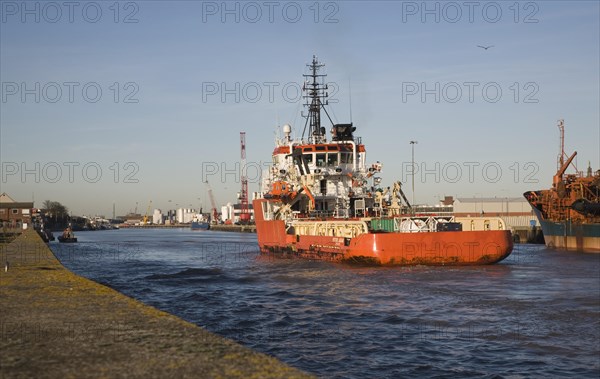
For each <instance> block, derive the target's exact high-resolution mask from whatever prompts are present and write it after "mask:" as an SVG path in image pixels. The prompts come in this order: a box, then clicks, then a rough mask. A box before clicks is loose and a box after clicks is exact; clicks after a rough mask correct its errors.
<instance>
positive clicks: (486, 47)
mask: <svg viewBox="0 0 600 379" xmlns="http://www.w3.org/2000/svg"><path fill="white" fill-rule="evenodd" d="M477 47H481V48H482V49H485V50H487V49H489V48H490V47H494V45H490V46H481V45H477Z"/></svg>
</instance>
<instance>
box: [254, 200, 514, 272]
mask: <svg viewBox="0 0 600 379" xmlns="http://www.w3.org/2000/svg"><path fill="white" fill-rule="evenodd" d="M255 209H260V208H258V207H257V208H255ZM257 213H260V212H257ZM261 218H262V217H260V215H258V217H257V220H256V233H257V235H258V244H259V246H260V250H261V252H263V253H269V254H275V255H280V256H282V257H298V258H306V259H316V260H327V261H336V262H358V263H369V264H375V265H444V266H446V265H457V266H462V265H484V264H493V263H497V262H500V261H501V260H503V259H504V258H506V257H507V256H508V255H510V253H511V251H512V248H513V242H512V235H511V232H510V231H508V230H499V231H460V232H454V231H452V232H422V233H401V232H394V233H364V234H361V235H358V236H356V237H354V238H344V237H335V236H313V235H295V234H286V232H285V223H284V222H283V221H282V220H262V219H261Z"/></svg>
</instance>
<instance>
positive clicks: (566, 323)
mask: <svg viewBox="0 0 600 379" xmlns="http://www.w3.org/2000/svg"><path fill="white" fill-rule="evenodd" d="M77 237H78V238H79V241H80V242H79V243H77V244H59V243H54V242H53V243H51V244H50V246H51V248H52V250H53V251H54V252H55V254H56V255H57V257H58V258H59V259H60V260H61V262H62V263H63V264H64V265H65V266H66V267H67V268H69V269H71V270H72V271H74V272H75V273H77V274H79V275H82V276H85V277H87V278H90V279H92V280H94V281H96V282H99V283H102V284H105V285H107V286H110V287H112V288H114V289H116V290H118V291H120V292H122V293H124V294H125V295H128V296H131V297H133V298H136V299H138V300H140V301H142V302H144V303H146V304H149V305H152V306H154V307H156V308H159V309H161V310H164V311H166V312H169V313H172V314H174V315H177V316H179V317H181V318H183V319H185V320H188V321H190V322H193V323H195V324H197V325H200V326H202V327H204V328H206V329H208V330H210V331H212V332H215V333H217V334H220V335H222V336H225V337H228V338H231V339H233V340H236V341H238V342H240V343H241V344H244V345H246V346H248V347H250V348H253V349H255V350H258V351H261V352H264V353H267V354H270V355H273V356H275V357H277V358H279V359H281V360H282V361H284V362H286V363H288V364H289V365H291V366H294V367H297V368H299V369H302V370H305V371H307V372H310V373H313V374H315V375H317V376H320V377H324V378H367V377H369V378H398V377H403V378H405V377H406V378H410V377H415V378H416V377H419V378H421V377H462V378H467V377H486V378H495V377H517V378H518V377H530V376H533V377H576V378H583V377H589V378H598V377H600V254H578V253H566V252H558V251H552V250H547V249H545V248H544V247H543V246H540V245H516V246H515V249H514V251H513V253H512V254H511V256H509V257H508V258H507V259H506V260H504V261H502V262H500V263H499V264H496V265H492V266H480V267H453V268H448V267H424V266H423V267H421V266H419V267H397V268H381V267H356V266H348V265H343V264H336V263H329V262H312V261H304V260H295V259H276V258H273V257H271V256H267V255H261V254H259V252H258V246H257V243H256V235H254V234H238V233H225V232H212V231H190V230H186V229H151V230H141V229H129V230H127V229H121V230H113V231H101V232H100V231H99V232H79V233H77Z"/></svg>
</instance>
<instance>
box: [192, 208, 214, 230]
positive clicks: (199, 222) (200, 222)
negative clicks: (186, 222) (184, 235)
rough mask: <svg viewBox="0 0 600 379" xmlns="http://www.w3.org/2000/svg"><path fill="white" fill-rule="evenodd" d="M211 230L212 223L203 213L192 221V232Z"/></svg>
mask: <svg viewBox="0 0 600 379" xmlns="http://www.w3.org/2000/svg"><path fill="white" fill-rule="evenodd" d="M201 212H202V211H201ZM209 228H210V223H209V222H208V220H206V219H205V218H204V215H203V214H202V213H198V214H196V215H195V216H194V219H193V220H192V224H191V225H190V229H191V230H208V229H209Z"/></svg>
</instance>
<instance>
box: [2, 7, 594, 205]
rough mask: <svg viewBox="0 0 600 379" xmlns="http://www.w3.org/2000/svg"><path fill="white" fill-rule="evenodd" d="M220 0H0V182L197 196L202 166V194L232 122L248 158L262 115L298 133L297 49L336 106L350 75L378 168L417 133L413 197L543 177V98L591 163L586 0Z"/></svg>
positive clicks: (428, 199) (122, 199)
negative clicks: (319, 64)
mask: <svg viewBox="0 0 600 379" xmlns="http://www.w3.org/2000/svg"><path fill="white" fill-rule="evenodd" d="M223 4H225V3H223V2H201V1H179V2H178V1H175V2H167V1H133V2H119V3H118V4H117V5H118V7H115V2H114V1H109V2H103V1H97V2H76V3H75V5H74V6H73V9H72V14H69V13H70V11H71V10H70V9H68V8H66V6H64V5H63V3H62V2H34V1H29V2H21V1H17V2H5V1H2V8H1V9H0V12H1V13H0V43H1V45H0V76H1V78H0V79H1V82H2V102H1V103H0V107H1V112H0V126H1V131H0V136H1V140H2V141H1V142H0V147H1V150H0V158H1V161H2V181H1V182H0V185H1V186H2V189H1V191H2V192H8V193H9V194H10V195H11V196H12V197H13V198H15V199H17V200H23V201H24V200H29V199H31V198H32V197H33V198H34V199H35V201H36V205H41V202H42V201H43V200H46V199H50V200H56V201H60V202H62V203H63V204H65V205H67V206H68V207H69V208H70V209H72V211H73V212H74V213H76V214H82V213H86V214H105V215H111V213H112V204H113V202H114V203H115V204H116V209H117V214H124V213H126V212H127V211H129V210H133V209H134V208H135V206H136V202H137V203H138V204H139V206H138V210H145V208H146V206H147V204H148V202H149V201H150V200H152V201H153V206H155V207H159V208H163V209H166V208H168V207H174V206H175V204H177V205H179V206H186V207H188V206H189V205H190V204H191V205H192V206H193V207H198V206H199V204H200V203H202V204H203V205H204V206H205V207H208V205H209V201H208V198H207V195H206V189H205V187H204V185H203V184H202V177H203V176H206V174H207V167H210V168H214V167H219V168H220V169H219V170H220V172H219V173H217V174H214V175H210V176H209V177H208V179H209V180H210V181H211V184H212V186H213V188H214V189H215V192H216V195H217V201H218V202H219V203H225V202H227V201H234V199H235V193H236V192H237V191H238V190H239V187H240V184H239V181H238V180H237V178H236V177H235V175H233V174H231V172H232V171H233V170H234V168H235V166H234V165H235V163H236V162H237V161H238V160H239V154H240V153H239V132H240V131H246V133H247V137H246V138H247V157H248V161H249V162H252V165H253V167H256V166H258V165H260V164H261V162H268V161H269V160H270V154H271V151H272V148H273V137H274V132H275V130H276V128H277V126H278V125H283V124H285V123H290V124H291V125H292V126H293V128H294V131H295V132H296V133H301V131H302V127H303V126H304V120H303V119H302V118H301V117H300V110H301V109H302V107H301V106H300V104H299V102H298V101H294V100H296V99H297V98H296V96H295V93H294V90H295V89H296V88H297V87H298V83H300V82H301V81H302V76H301V75H302V74H303V73H305V71H306V67H305V65H306V63H308V62H309V61H310V60H311V58H312V55H313V54H316V55H317V56H318V57H319V59H320V60H322V61H323V62H324V63H325V64H326V73H327V74H328V82H330V83H332V86H331V88H332V92H334V91H335V94H334V95H333V96H332V97H333V98H334V99H335V100H337V101H338V102H337V103H335V104H332V107H331V108H332V109H333V114H335V116H336V121H338V122H347V121H349V119H350V106H349V104H350V99H349V93H350V89H349V87H350V86H351V93H352V95H351V98H352V100H351V102H352V121H353V122H354V124H355V125H356V126H357V128H358V130H357V135H359V136H361V137H362V138H363V142H364V143H365V144H366V146H367V152H368V160H369V161H370V162H375V161H377V160H379V161H381V162H382V163H383V172H382V175H381V176H382V178H383V184H384V185H389V184H390V183H391V182H392V181H394V180H398V179H400V180H403V181H404V182H406V183H407V184H408V183H410V175H408V174H409V172H408V168H407V166H408V165H409V164H410V161H411V149H410V145H409V141H410V140H417V141H418V144H417V145H416V146H415V161H416V162H417V164H418V165H419V168H420V171H419V172H418V173H417V174H416V177H415V187H416V195H415V198H416V200H417V202H420V203H432V202H433V201H434V200H435V199H436V198H437V197H439V196H443V195H453V196H457V197H473V196H498V197H514V196H520V195H521V194H522V193H523V192H524V191H526V190H530V189H540V188H546V187H548V186H549V185H550V184H551V180H552V179H551V178H552V175H553V173H554V171H555V170H556V156H557V154H558V145H559V144H558V129H557V127H556V124H557V120H558V119H560V118H564V119H565V124H566V150H567V152H569V153H570V152H572V151H574V150H577V151H578V157H577V164H578V167H579V169H580V170H585V169H586V168H587V162H588V161H590V162H591V165H592V167H593V168H594V169H599V168H600V109H599V108H600V81H599V72H600V63H599V62H600V52H599V46H600V41H599V38H600V37H599V35H600V28H599V20H600V8H599V2H597V1H579V2H577V1H537V2H519V3H517V6H515V2H513V1H511V2H473V3H470V4H473V5H472V7H473V8H471V9H469V8H468V7H467V6H465V5H464V2H435V1H430V2H426V3H423V2H421V1H419V2H392V1H381V2H366V1H343V2H342V1H339V2H335V1H324V2H319V3H316V5H315V2H312V1H311V2H271V3H265V2H227V3H226V5H223ZM265 4H267V5H265ZM225 7H227V8H225ZM269 7H271V8H269ZM58 9H60V14H59V13H58V12H57V10H58ZM257 9H260V12H261V14H260V15H259V14H258V13H256V11H257ZM28 10H29V11H28ZM98 10H100V11H101V14H99V13H97V11H98ZM298 10H300V12H301V13H298ZM228 11H229V12H228ZM269 11H272V14H271V15H270V14H269ZM458 11H459V12H460V13H457V12H458ZM470 11H472V12H471V14H469V13H470ZM499 12H500V13H499ZM36 17H37V18H38V19H36ZM236 17H238V20H236ZM436 17H437V18H438V19H437V20H436ZM36 21H39V22H36ZM52 21H54V22H52ZM71 21H72V22H71ZM92 21H95V22H92ZM115 21H116V22H115ZM125 21H137V22H125ZM236 21H239V22H236ZM251 21H255V22H251ZM477 45H484V46H489V45H494V47H492V48H489V49H488V50H484V49H482V48H478V47H477ZM36 83H37V85H38V86H39V89H38V87H36ZM115 83H116V84H115ZM349 83H350V86H349ZM215 84H216V87H214V85H215ZM286 84H287V86H286ZM236 85H237V86H238V87H236ZM284 87H285V88H286V89H287V90H288V92H287V95H286V94H284V93H283V88H284ZM84 88H85V89H86V92H85V93H84V92H83V89H84ZM237 88H239V90H238V89H237ZM484 88H485V92H484ZM98 89H100V90H101V92H102V93H101V95H99V94H98V93H97V90H98ZM215 89H216V90H215ZM222 89H226V90H229V92H227V94H226V95H225V96H224V97H223V96H222V95H223V93H222V91H221V90H222ZM257 89H258V90H260V91H261V96H258V92H257ZM23 90H25V94H24V91H23ZM269 90H272V97H271V98H270V97H269ZM498 90H500V91H501V94H500V93H499V92H498ZM27 91H29V92H27ZM58 91H60V93H59V92H58ZM423 91H425V95H424V96H422V95H423ZM459 91H460V92H459ZM470 91H471V92H472V93H471V95H472V97H471V98H469V92H470ZM69 92H72V94H71V95H72V98H69V95H70V93H69ZM36 96H37V97H39V102H36V100H38V99H36ZM236 96H239V101H236ZM436 96H437V97H438V99H436ZM436 100H437V101H436ZM117 168H118V169H117ZM59 169H60V172H59ZM221 169H224V170H225V171H224V172H221ZM24 170H29V171H26V172H25V173H24ZM99 170H100V171H101V173H100V171H99ZM227 170H229V171H227ZM424 171H425V172H424ZM221 174H222V175H221ZM251 176H255V175H251ZM256 182H257V181H256V180H251V183H250V190H251V191H256V190H257V189H258V185H257V183H256ZM409 187H410V186H409ZM408 192H409V193H410V189H409V190H408ZM169 200H171V201H170V202H169Z"/></svg>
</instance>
